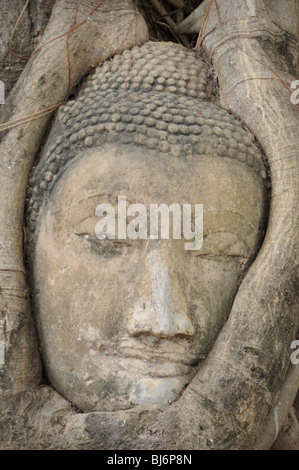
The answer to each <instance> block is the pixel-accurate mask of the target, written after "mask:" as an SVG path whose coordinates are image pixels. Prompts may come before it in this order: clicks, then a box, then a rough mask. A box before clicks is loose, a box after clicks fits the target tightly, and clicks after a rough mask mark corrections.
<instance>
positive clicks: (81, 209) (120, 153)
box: [48, 146, 264, 238]
mask: <svg viewBox="0 0 299 470" xmlns="http://www.w3.org/2000/svg"><path fill="white" fill-rule="evenodd" d="M118 196H126V198H127V201H128V203H129V204H130V203H140V204H144V205H146V206H148V205H150V204H155V203H156V204H162V203H165V204H173V203H176V204H203V205H204V214H205V229H206V230H207V231H215V230H216V228H217V229H219V230H228V229H229V230H231V231H233V232H234V233H240V232H241V234H242V236H243V238H244V234H243V232H246V233H248V235H249V236H250V237H251V236H254V237H255V236H256V232H257V231H258V229H259V226H260V222H261V218H262V216H263V212H264V189H263V184H262V181H261V180H260V178H259V177H258V176H257V174H256V173H255V172H254V171H253V170H251V169H250V168H248V167H247V166H246V165H245V164H243V163H241V162H239V161H237V160H235V159H231V158H229V157H227V158H225V157H212V158H211V157H209V156H208V155H206V156H192V157H184V156H182V157H171V156H163V157H161V156H160V155H159V154H155V153H150V152H149V151H148V150H147V151H145V152H143V151H142V150H136V149H134V148H132V149H129V148H126V149H124V150H122V149H119V148H117V147H112V146H109V147H108V146H107V147H106V148H105V147H104V148H102V149H90V150H88V151H86V152H85V153H84V154H82V155H79V156H78V158H77V159H76V161H74V162H72V164H71V165H69V167H67V168H66V169H65V170H64V172H63V174H62V175H61V176H60V177H59V179H58V180H57V182H56V184H55V187H54V188H53V190H52V191H51V194H50V201H49V205H48V208H50V213H52V215H53V214H54V215H55V217H56V218H58V219H60V220H64V223H66V224H70V225H74V224H76V223H77V222H78V221H79V220H82V218H83V217H84V216H86V217H88V216H90V217H91V216H93V215H94V212H95V208H96V207H97V205H98V204H101V203H109V204H112V205H115V206H116V204H117V199H118ZM250 234H251V235H250Z"/></svg>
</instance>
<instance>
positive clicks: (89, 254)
mask: <svg viewBox="0 0 299 470" xmlns="http://www.w3.org/2000/svg"><path fill="white" fill-rule="evenodd" d="M189 67H190V70H192V71H193V73H192V74H190V76H194V72H195V73H196V74H197V75H199V77H201V79H200V80H199V85H198V89H194V88H193V87H192V90H191V91H192V94H191V96H190V90H188V71H189ZM144 70H146V75H144V74H143V71H144ZM169 70H170V72H171V76H172V78H171V80H172V81H171V86H170V87H169V88H167V86H166V87H165V88H163V89H162V90H160V88H159V86H160V85H159V84H160V83H162V81H163V83H164V81H165V80H166V81H167V80H168V79H167V76H168V74H169ZM175 71H176V72H175ZM186 71H187V72H186ZM151 74H152V75H151ZM185 74H186V78H185V81H186V83H185V86H184V87H181V88H180V87H175V85H177V84H178V83H179V82H181V81H182V80H183V79H184V77H185ZM143 76H144V77H145V78H144V80H145V81H146V80H147V79H148V77H150V76H151V77H152V80H150V81H149V80H147V82H146V87H144V84H143V82H142V77H143ZM119 77H120V78H122V80H119ZM134 77H138V81H136V80H135V81H134ZM139 79H140V80H139ZM162 79H163V80H162ZM125 81H127V83H128V86H127V88H126V86H125ZM130 84H131V85H132V86H131V85H130ZM137 85H138V86H137ZM205 86H206V68H205V65H204V63H203V62H201V61H200V60H198V58H197V57H196V55H195V54H194V53H193V52H191V51H186V50H184V49H183V48H181V47H180V46H178V45H175V44H156V43H147V44H145V45H144V46H142V47H140V48H139V47H136V48H134V49H133V50H132V51H127V52H125V53H124V54H123V55H122V56H120V57H117V58H115V59H113V61H111V62H110V63H108V64H105V65H104V66H103V67H100V68H99V69H98V70H97V71H96V73H95V75H94V78H93V80H92V81H91V84H90V86H89V87H87V88H86V89H85V90H84V92H82V93H80V96H79V97H78V98H77V99H76V100H74V101H72V102H70V103H68V105H66V106H65V107H64V108H62V109H61V110H60V111H59V113H58V115H57V119H56V121H55V123H54V125H53V130H52V131H51V134H50V136H49V139H48V142H47V145H46V146H45V149H44V152H43V155H42V158H41V161H40V163H39V165H38V166H37V168H36V171H35V174H34V176H33V178H32V180H31V182H30V186H31V193H30V195H31V198H30V201H29V209H28V214H29V217H28V220H29V226H30V228H31V230H32V231H33V230H34V228H35V227H37V230H36V231H35V235H34V237H35V238H33V248H32V253H31V256H30V258H31V266H32V287H33V289H34V291H35V292H36V295H35V296H34V305H35V315H36V319H37V325H38V331H39V337H40V342H41V348H42V353H43V359H44V364H45V370H46V373H47V377H48V379H49V381H50V383H51V384H52V385H53V386H54V387H55V388H56V389H57V390H58V391H60V392H61V393H62V394H63V395H64V396H65V397H66V398H68V399H69V400H70V401H72V402H74V403H75V404H76V405H77V406H78V407H79V408H80V409H82V410H83V411H85V412H90V411H96V410H101V411H115V410H125V409H130V408H133V407H134V406H137V405H144V404H145V405H146V404H150V403H157V404H165V403H167V401H168V400H173V399H177V398H178V397H179V396H180V395H181V393H182V391H183V390H184V388H185V387H186V386H187V385H188V384H189V383H190V381H191V380H192V379H193V377H194V376H195V374H196V373H197V372H198V371H199V366H200V364H201V362H202V361H203V360H204V359H205V358H206V357H207V355H208V353H209V351H210V350H211V348H212V345H213V343H214V342H215V340H216V338H217V335H218V334H219V332H220V330H221V328H222V326H223V325H224V323H225V321H226V319H227V317H228V315H229V311H230V309H231V306H232V303H233V300H234V297H235V295H236V292H237V290H238V285H239V284H240V282H241V281H242V278H243V276H244V274H245V272H246V270H247V268H248V266H249V264H250V263H251V262H252V260H253V258H254V256H255V254H256V253H257V249H258V246H259V243H260V241H261V238H262V234H263V230H264V227H265V218H266V205H267V204H266V192H265V187H264V182H263V179H262V178H261V173H262V176H265V175H264V174H263V172H264V173H265V170H261V168H262V165H263V162H262V158H261V154H260V151H259V150H258V148H257V147H256V146H255V145H254V142H253V137H252V136H251V134H250V133H249V132H248V131H246V130H244V129H243V127H242V125H241V124H240V123H239V122H238V121H237V120H236V119H235V118H234V117H233V116H230V115H229V114H228V113H227V112H225V111H222V110H221V109H219V108H217V107H216V106H215V105H213V104H211V103H209V102H201V99H202V98H203V97H206V95H205V94H204V91H203V90H204V89H205ZM173 93H176V95H174V94H173ZM194 94H195V96H193V95H194ZM262 171H263V172H262ZM119 195H123V196H126V197H127V199H128V201H130V203H141V204H144V205H145V206H146V207H149V206H150V204H151V203H155V202H156V203H158V204H162V203H166V204H169V205H170V204H172V203H178V204H179V205H180V207H182V205H183V204H184V203H186V204H187V203H189V204H203V205H204V208H205V213H204V214H205V215H204V221H205V222H204V243H203V247H202V249H201V250H200V251H198V252H193V253H192V254H191V253H190V252H189V251H186V250H185V248H184V244H183V243H182V242H180V243H178V240H172V241H168V240H164V241H162V240H161V242H163V243H160V242H158V241H155V240H149V241H147V240H139V241H137V240H135V241H130V240H125V241H124V242H123V243H119V242H117V241H116V242H115V241H113V240H99V239H98V237H97V236H96V223H97V218H96V207H97V206H98V205H99V204H101V203H110V204H114V203H116V202H117V198H118V196H119ZM43 202H44V203H43ZM40 211H41V212H40ZM70 214H72V216H70ZM39 215H40V216H39Z"/></svg>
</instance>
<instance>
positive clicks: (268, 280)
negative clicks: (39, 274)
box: [0, 0, 299, 449]
mask: <svg viewBox="0 0 299 470" xmlns="http://www.w3.org/2000/svg"><path fill="white" fill-rule="evenodd" d="M119 3H120V2H112V1H111V2H109V8H107V4H104V6H101V8H99V10H97V11H96V12H95V13H94V15H93V16H92V18H93V21H92V22H86V23H85V24H84V25H82V27H80V28H78V29H77V30H75V31H74V32H73V33H72V34H71V36H70V41H69V46H70V55H71V64H72V69H71V70H72V74H71V85H72V86H73V85H74V84H75V83H76V82H77V81H78V80H79V79H80V78H81V77H82V76H83V75H84V74H85V73H86V72H87V71H88V70H90V68H91V67H92V66H95V65H98V64H99V63H100V62H102V61H103V60H105V59H107V58H108V57H110V56H112V55H113V54H114V53H115V51H116V50H117V51H118V52H120V50H122V49H125V48H129V47H131V46H132V45H134V43H135V42H136V40H137V42H143V41H145V40H146V39H147V32H146V28H145V25H144V23H143V22H142V20H141V19H140V18H139V17H138V18H139V19H138V28H137V30H136V34H135V33H134V30H133V31H131V33H129V34H128V35H127V36H126V31H127V30H128V29H129V26H130V25H131V23H130V21H132V18H134V15H135V12H134V9H133V8H132V4H131V2H129V1H123V2H122V5H124V10H123V15H121V14H119ZM96 4H97V2H95V1H86V2H83V7H82V10H81V12H80V15H79V17H78V22H80V20H82V19H83V18H84V17H85V15H87V14H88V12H89V11H90V10H91V9H92V7H93V6H94V5H96ZM116 4H117V13H116V12H115V11H116V10H114V5H116ZM207 4H208V2H207ZM70 5H71V6H72V7H73V8H72V9H69V6H70ZM105 5H106V6H105ZM216 5H217V7H218V8H216ZM66 7H67V8H66ZM75 7H76V2H67V1H66V0H58V1H57V2H56V3H55V7H54V9H53V13H52V16H51V20H50V22H49V25H48V27H47V29H46V31H45V34H44V37H43V39H42V42H43V43H44V42H46V41H47V40H49V39H50V38H53V37H55V36H58V35H59V34H61V33H62V32H63V31H67V30H68V29H69V28H70V27H71V26H72V22H73V15H74V11H75ZM286 11H289V12H290V13H288V14H286ZM108 19H111V20H112V19H113V27H112V30H110V29H109V27H108V26H107V25H108ZM117 31H118V34H117ZM298 36H299V6H298V4H297V2H296V1H295V0H284V1H282V2H279V3H278V2H274V1H271V0H251V1H250V2H249V1H248V2H247V1H246V2H244V1H243V0H225V1H224V0H217V2H213V1H212V2H211V8H210V15H209V21H208V24H207V28H206V30H205V35H204V41H203V46H204V49H205V51H206V53H207V55H208V56H212V57H213V61H214V65H215V69H216V71H217V74H218V77H219V81H220V86H221V104H222V106H223V107H226V108H227V109H229V110H231V111H232V112H233V113H234V114H236V115H237V116H239V117H240V119H241V120H242V121H243V122H244V123H245V124H246V125H247V126H248V127H249V128H250V130H251V131H252V132H253V133H254V134H255V135H256V137H257V138H258V140H259V142H260V143H261V145H262V146H263V149H264V150H265V152H266V155H267V157H268V160H269V163H270V170H271V180H272V194H271V208H270V219H269V226H268V230H267V234H266V238H265V241H264V243H263V246H262V249H261V251H260V253H259V255H258V257H257V259H256V260H255V262H254V264H253V265H252V267H251V268H250V270H249V273H248V275H247V276H246V278H245V280H244V281H243V283H242V285H241V288H240V290H239V293H238V295H237V297H236V300H235V302H234V305H233V309H232V312H231V315H230V318H229V320H228V322H227V324H226V326H225V327H224V329H223V331H222V332H221V334H220V336H219V338H218V340H217V342H216V344H215V346H214V348H213V350H212V351H211V353H210V355H209V357H208V359H207V360H206V361H205V363H204V365H203V367H202V369H201V370H200V373H199V374H198V375H197V376H196V377H195V379H194V380H193V381H192V383H191V384H190V385H189V387H188V388H187V389H186V391H185V392H184V394H183V395H182V397H181V398H180V399H179V400H178V401H177V402H175V403H174V404H172V405H171V406H169V407H162V408H161V410H157V409H153V408H150V407H147V409H146V410H143V411H144V412H142V413H140V411H137V410H133V411H132V410H131V411H126V412H117V413H76V411H75V410H74V408H73V407H72V405H71V404H70V403H68V402H67V401H66V400H64V399H63V398H62V397H61V396H60V395H58V394H57V393H56V392H55V391H54V390H53V389H52V388H51V387H49V386H47V385H43V384H42V380H41V366H40V361H39V354H38V350H37V343H36V340H35V331H34V325H33V322H32V318H31V312H30V302H29V299H28V295H27V290H26V276H25V269H24V262H23V246H22V243H23V239H22V235H23V232H22V217H23V210H24V202H25V189H26V182H27V178H28V175H29V172H30V170H31V167H32V164H33V161H34V159H35V156H36V155H37V153H38V149H39V147H40V144H41V142H42V139H43V136H44V134H45V131H46V128H47V125H48V124H49V121H50V115H47V116H46V117H43V118H41V119H38V120H34V121H31V122H29V123H26V124H24V125H22V126H20V127H17V128H15V129H12V130H10V131H9V132H8V134H7V135H6V136H5V139H4V140H3V142H2V144H1V154H2V156H3V158H2V160H1V188H2V191H1V195H0V256H1V257H0V260H1V264H0V287H1V291H0V293H1V298H0V301H1V312H2V313H1V318H0V323H1V330H0V335H1V336H0V340H1V341H3V342H4V343H5V347H6V363H5V365H4V366H0V367H1V368H0V377H1V381H2V383H1V412H2V422H1V429H2V430H4V429H5V434H4V432H3V431H2V433H3V435H2V439H1V442H2V446H3V447H4V448H28V449H30V448H45V449H47V448H49V449H54V448H59V449H74V448H75V449H79V448H80V449H101V448H103V449H123V448H124V449H128V448H129V449H144V448H145V449H158V448H160V449H211V448H212V449H252V448H254V447H255V446H256V447H258V442H259V439H260V436H261V434H262V432H263V430H264V427H265V425H266V422H267V418H268V416H269V414H270V411H271V409H272V408H273V406H274V405H275V403H276V401H277V399H278V397H279V394H280V390H281V388H282V386H283V383H284V380H285V377H286V373H287V370H288V367H289V362H290V354H291V350H290V345H291V342H292V340H293V339H295V337H296V332H297V330H298V305H299V304H298V293H297V285H298V277H299V266H298V248H299V246H298V244H299V243H298V236H297V235H298V229H299V220H298V212H299V208H298V202H297V201H298V193H299V168H298V150H297V143H298V138H299V131H298V129H299V127H298V121H299V111H298V107H296V106H294V105H292V103H291V101H290V93H289V91H288V90H287V89H286V88H285V86H284V85H283V83H282V82H281V80H279V79H278V77H277V75H275V74H274V73H273V71H275V73H276V74H278V75H279V76H280V77H281V79H282V80H283V81H284V83H285V84H286V85H287V86H288V87H289V88H290V83H291V81H293V80H294V73H295V67H296V63H297V61H298V56H299V47H298ZM115 37H116V38H117V40H116V41H115V42H114V41H113V40H112V39H111V38H113V39H114V38H115ZM124 37H126V41H124ZM54 44H55V47H53V48H48V47H45V48H43V49H41V50H40V52H39V53H38V54H37V55H36V56H35V57H34V58H33V59H32V60H31V61H29V63H28V64H27V66H26V67H25V69H24V72H23V74H22V76H21V77H20V79H19V81H18V83H17V86H16V88H15V90H14V92H13V94H12V98H11V105H12V106H11V108H10V109H14V108H15V111H14V114H13V118H14V119H16V118H18V117H23V116H24V115H27V114H30V113H32V112H36V111H38V110H40V109H43V107H48V106H51V105H54V104H57V103H58V102H60V101H63V100H64V99H65V96H66V94H67V91H68V85H69V84H68V67H67V61H66V57H65V37H64V38H61V39H60V40H58V41H56V42H55V43H54ZM103 45H105V47H103ZM245 51H246V52H245ZM266 65H267V66H266ZM270 69H271V70H270ZM16 188H18V189H16ZM12 410H15V412H14V413H13V416H14V418H12ZM16 436H17V437H16ZM271 439H272V438H271ZM271 439H270V440H271ZM270 444H271V443H270V441H269V442H267V444H265V445H267V446H270Z"/></svg>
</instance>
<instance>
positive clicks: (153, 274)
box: [128, 242, 195, 338]
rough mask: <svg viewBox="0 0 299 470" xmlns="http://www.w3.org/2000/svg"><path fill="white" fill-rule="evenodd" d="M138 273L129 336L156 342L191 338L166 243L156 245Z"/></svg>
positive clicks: (185, 310)
mask: <svg viewBox="0 0 299 470" xmlns="http://www.w3.org/2000/svg"><path fill="white" fill-rule="evenodd" d="M154 243H155V242H154ZM142 272H143V274H142V277H141V279H140V282H139V286H138V294H137V297H136V298H135V302H134V304H133V307H132V309H131V311H130V313H129V319H128V332H129V334H130V335H131V336H136V335H139V334H141V333H144V334H149V335H153V336H155V337H158V338H170V337H174V336H177V335H183V336H193V335H194V334H195V328H194V325H193V324H192V322H191V320H190V318H189V315H188V308H187V303H186V299H185V296H184V293H183V291H182V290H181V287H180V285H179V281H178V277H177V273H176V270H175V267H174V263H173V261H172V259H171V256H170V253H169V248H168V250H167V242H164V244H163V243H160V242H156V247H155V248H154V249H151V250H150V252H149V253H148V254H147V256H146V258H145V264H144V266H143V270H142Z"/></svg>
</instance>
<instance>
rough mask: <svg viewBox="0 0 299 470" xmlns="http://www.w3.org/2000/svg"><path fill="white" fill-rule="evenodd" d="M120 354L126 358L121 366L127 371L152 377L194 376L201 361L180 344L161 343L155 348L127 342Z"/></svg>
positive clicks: (121, 348)
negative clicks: (130, 370) (132, 369)
mask: <svg viewBox="0 0 299 470" xmlns="http://www.w3.org/2000/svg"><path fill="white" fill-rule="evenodd" d="M120 353H121V355H122V356H123V357H124V359H123V360H121V365H122V366H123V367H124V368H125V369H127V370H128V369H129V368H132V367H133V368H134V370H135V371H136V373H140V374H142V375H149V376H152V377H178V376H183V375H189V374H192V375H193V374H194V373H195V372H196V370H197V367H196V366H198V363H199V361H200V359H198V358H197V357H195V356H194V355H193V354H191V353H190V352H189V351H186V348H185V347H184V346H183V345H182V346H180V345H179V344H174V345H170V344H169V343H165V342H161V343H160V345H159V346H157V347H156V348H155V349H154V348H153V346H148V345H145V344H144V343H140V344H138V343H137V341H136V340H130V339H129V340H125V341H123V343H122V344H121V347H120Z"/></svg>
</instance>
